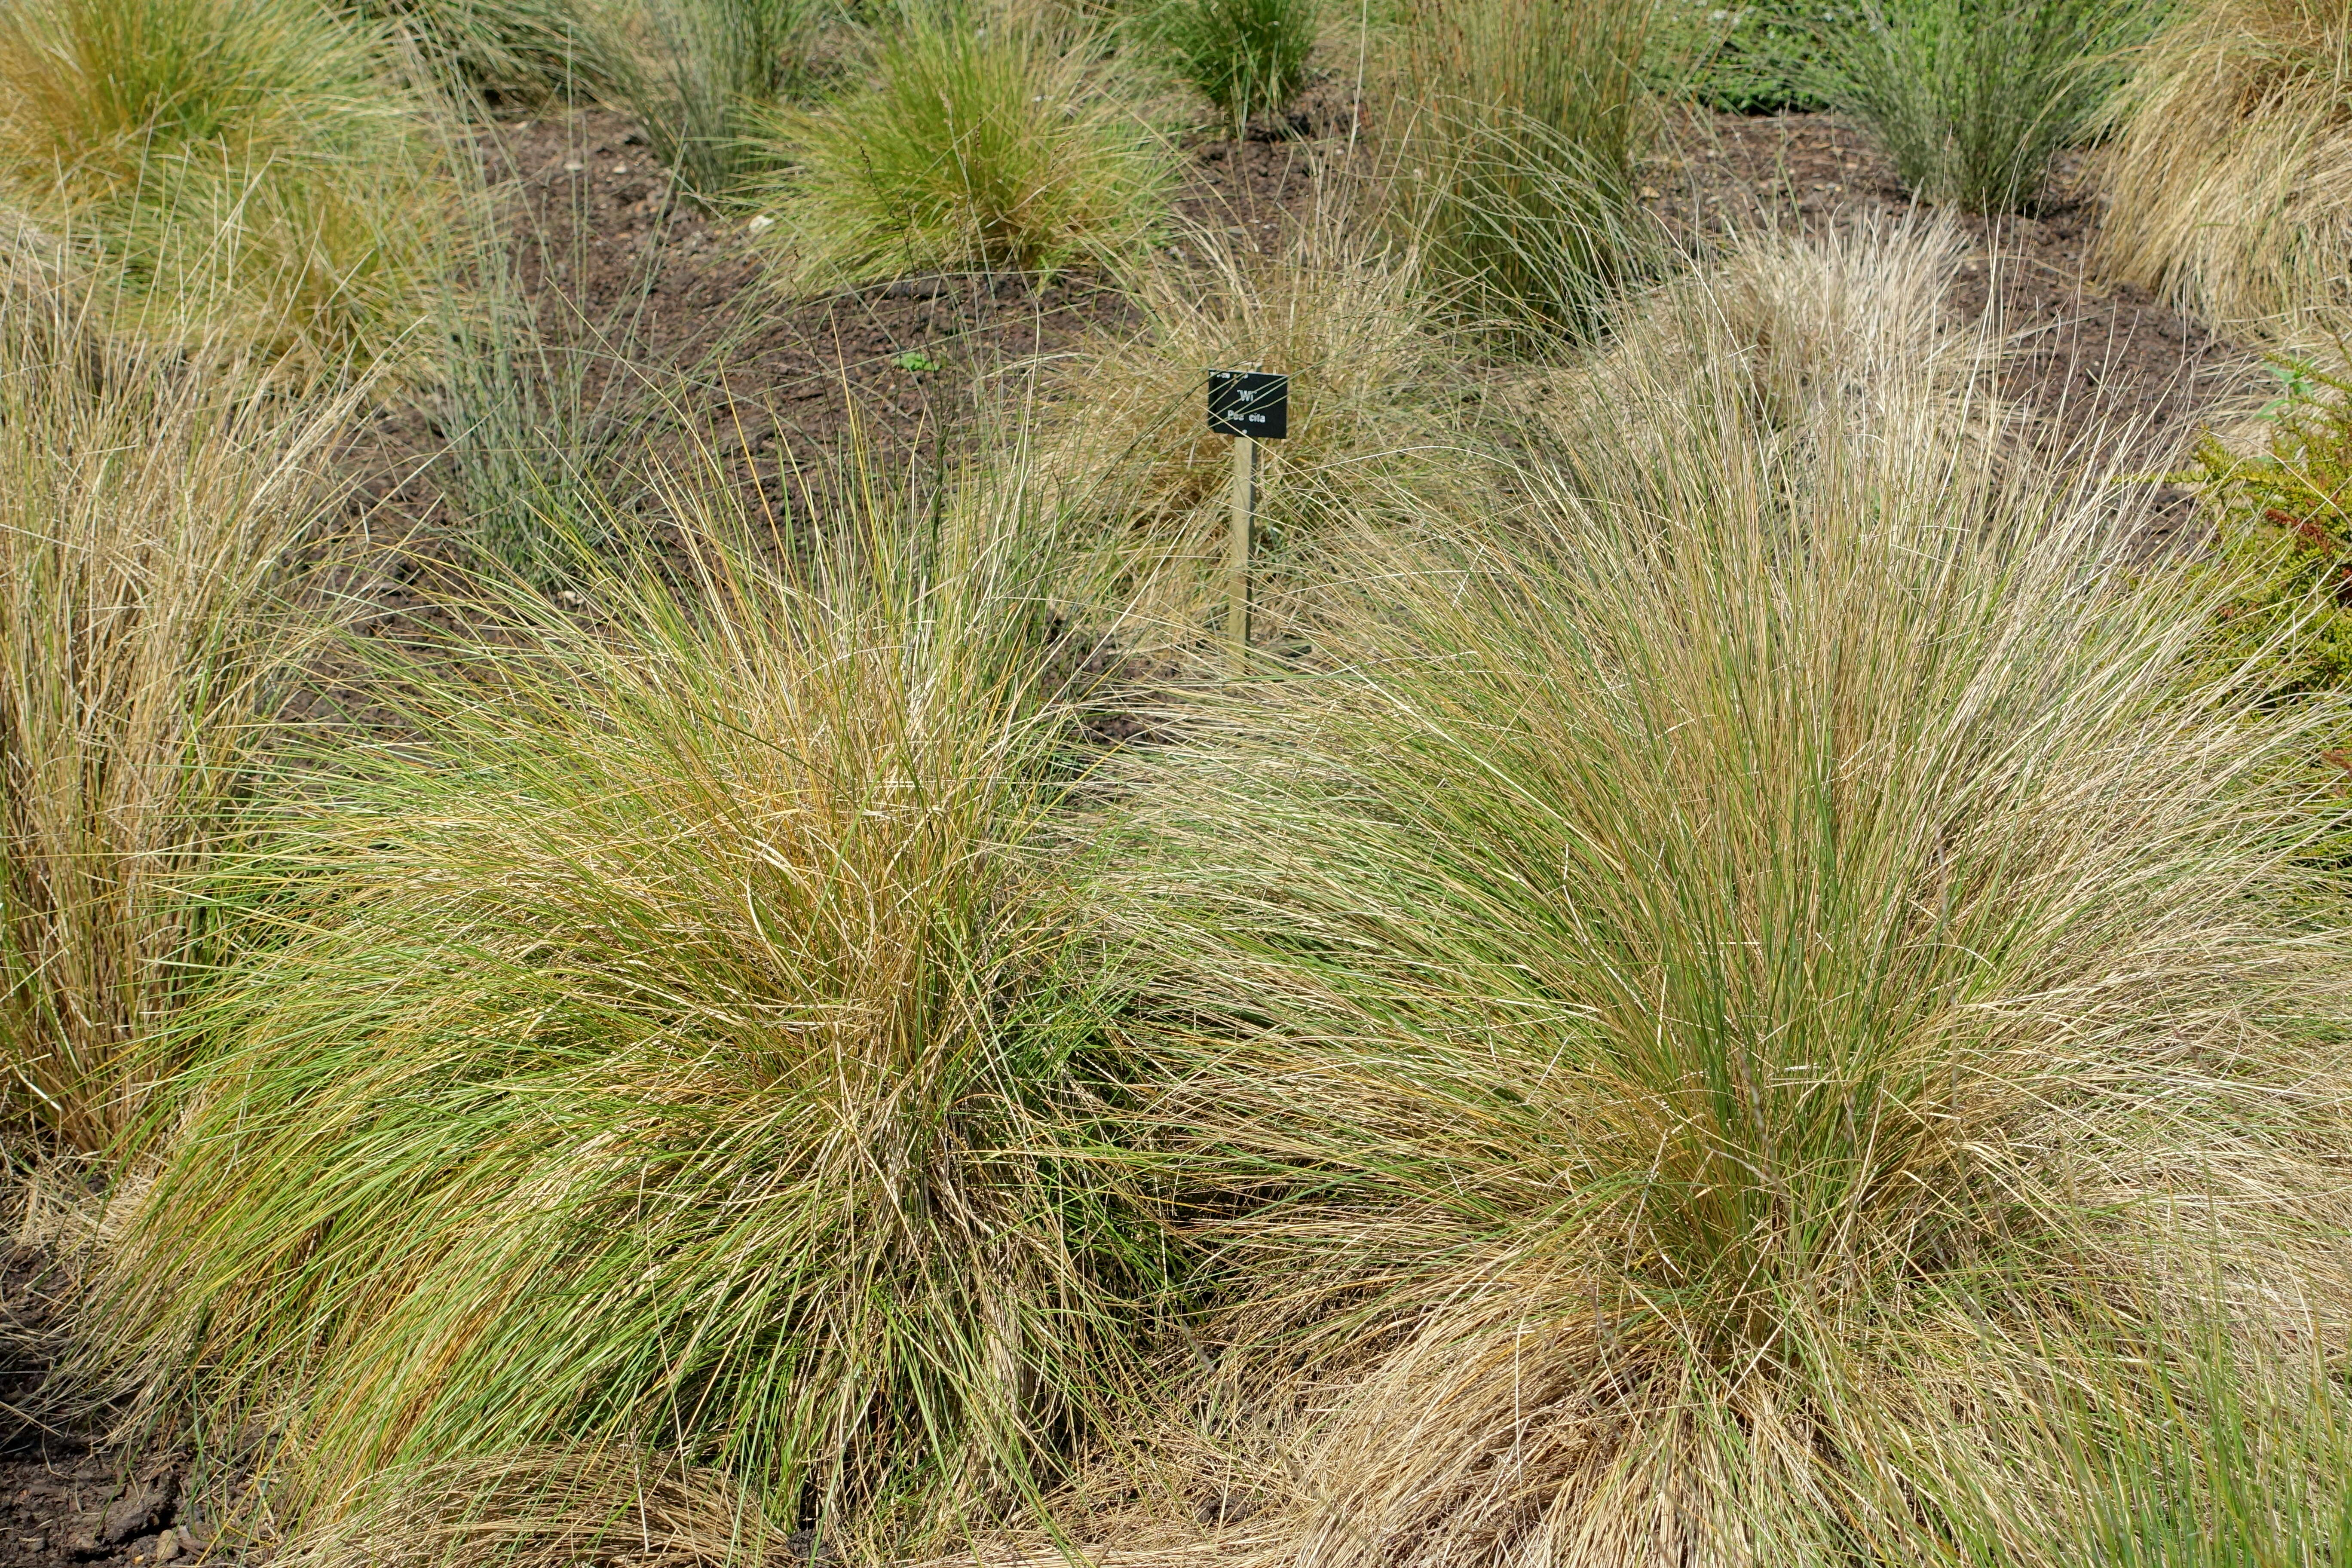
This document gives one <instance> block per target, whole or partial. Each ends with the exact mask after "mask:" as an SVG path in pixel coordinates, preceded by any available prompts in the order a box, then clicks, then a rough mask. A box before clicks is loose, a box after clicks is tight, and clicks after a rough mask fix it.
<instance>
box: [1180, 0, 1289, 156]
mask: <svg viewBox="0 0 2352 1568" xmlns="http://www.w3.org/2000/svg"><path fill="white" fill-rule="evenodd" d="M1321 23H1322V16H1321V7H1320V5H1318V3H1317V0H1170V3H1169V4H1167V5H1162V6H1161V7H1160V9H1158V10H1157V11H1155V12H1152V13H1151V14H1150V31H1151V32H1152V34H1153V35H1154V36H1155V37H1157V38H1158V39H1159V41H1160V45H1161V47H1163V48H1165V49H1166V50H1167V52H1168V54H1169V56H1170V58H1171V59H1172V60H1173V62H1174V63H1175V66H1176V68H1177V71H1178V72H1179V74H1181V76H1182V77H1183V78H1184V79H1185V80H1186V81H1189V82H1191V83H1192V85H1193V86H1194V87H1196V88H1198V89H1200V90H1201V94H1202V97H1204V98H1206V99H1207V100H1209V101H1210V102H1211V103H1212V104H1213V105H1215V106H1216V108H1217V110H1219V111H1220V112H1221V113H1223V115H1224V116H1225V117H1226V119H1227V120H1228V121H1230V122H1231V123H1232V125H1233V127H1234V134H1235V135H1237V136H1238V135H1240V134H1241V133H1242V132H1243V131H1244V129H1245V128H1246V127H1247V125H1248V123H1249V119H1250V116H1252V115H1254V114H1263V115H1266V116H1269V117H1270V116H1272V115H1274V114H1276V113H1278V112H1279V111H1280V110H1281V109H1282V107H1283V105H1285V104H1286V103H1288V102H1289V101H1290V100H1291V99H1292V98H1293V97H1294V96H1295V95H1296V94H1297V91H1298V89H1300V88H1302V87H1304V86H1305V85H1306V84H1307V59H1308V58H1309V57H1310V56H1311V55H1313V53H1314V52H1315V36H1316V30H1317V28H1318V27H1319V26H1321Z"/></svg>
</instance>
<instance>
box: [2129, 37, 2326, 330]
mask: <svg viewBox="0 0 2352 1568" xmlns="http://www.w3.org/2000/svg"><path fill="white" fill-rule="evenodd" d="M2108 122H2109V125H2110V127H2111V128H2112V129H2113V131H2114V132H2115V138H2114V145H2113V146H2112V148H2111V149H2109V151H2108V153H2107V155H2106V156H2105V158H2104V159H2103V161H2102V162H2101V163H2100V165H2099V173H2100V181H2101V184H2102V185H2103V187H2104V188H2105V194H2106V198H2107V202H2106V208H2105V220H2104V222H2103V223H2102V225H2101V227H2100V232H2099V236H2098V244H2097V251H2096V257H2097V260H2098V262H2099V264H2100V265H2101V266H2102V267H2103V268H2105V269H2106V270H2107V271H2108V272H2109V273H2110V274H2111V275H2113V276H2115V277H2116V278H2117V279H2120V280H2123V281H2126V282H2131V283H2137V284H2139V285H2141V286H2142V287H2144V288H2147V289H2152V290H2155V291H2157V292H2158V293H2160V294H2161V295H2162V296H2163V297H2165V298H2166V299H2168V300H2172V301H2174V302H2176V303H2177V304H2178V305H2179V307H2180V308H2181V309H2183V310H2193V311H2195V312H2197V313H2198V314H2200V315H2201V316H2203V317H2204V318H2205V319H2206V320H2208V321H2211V322H2213V323H2215V324H2216V325H2217V326H2226V327H2229V328H2233V329H2236V330H2239V331H2254V332H2257V333H2266V334H2271V335H2273V336H2276V337H2284V338H2285V339H2287V340H2289V341H2293V340H2294V339H2295V338H2296V337H2297V336H2298V335H2308V334H2310V333H2312V332H2314V331H2318V332H2320V333H2323V334H2324V333H2326V332H2330V331H2334V332H2340V331H2344V330H2345V327H2346V324H2347V310H2352V281H2347V280H2352V15H2347V12H2346V10H2345V8H2344V7H2343V6H2342V5H2332V4H2326V3H2325V0H2183V3H2182V4H2180V5H2176V6H2175V7H2173V9H2172V10H2171V12H2170V13H2169V14H2168V16H2167V17H2166V19H2165V24H2164V26H2163V28H2162V30H2161V31H2160V32H2159V33H2158V36H2157V37H2156V39H2155V40H2154V42H2153V43H2151V44H2150V45H2149V47H2147V49H2146V50H2145V51H2144V52H2143V53H2142V54H2141V55H2140V56H2139V58H2138V59H2137V61H2136V62H2135V64H2134V68H2133V71H2132V76H2131V79H2130V82H2129V84H2128V86H2127V87H2126V89H2125V90H2124V92H2123V93H2122V94H2121V95H2120V97H2119V98H2118V100H2116V104H2115V108H2114V112H2113V113H2112V114H2111V115H2110V116H2109V121H2108Z"/></svg>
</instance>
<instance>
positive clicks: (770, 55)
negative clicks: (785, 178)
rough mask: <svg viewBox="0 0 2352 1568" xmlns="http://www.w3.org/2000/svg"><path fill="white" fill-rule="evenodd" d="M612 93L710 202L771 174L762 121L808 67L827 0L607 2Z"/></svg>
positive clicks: (604, 43) (604, 16)
mask: <svg viewBox="0 0 2352 1568" xmlns="http://www.w3.org/2000/svg"><path fill="white" fill-rule="evenodd" d="M595 15H596V16H597V17H598V19H599V20H600V22H601V33H600V37H601V49H602V53H603V56H604V58H605V59H606V60H607V61H608V62H610V68H611V70H612V73H613V78H614V84H613V87H614V96H616V97H617V98H619V99H620V100H622V101H623V102H624V103H625V104H626V105H627V106H628V108H629V110H630V111H631V112H632V113H633V114H634V115H635V117H636V120H637V121H638V123H639V124H641V125H643V126H644V127H645V129H646V135H647V136H648V137H650V138H651V139H652V141H653V144H654V151H655V153H656V155H657V156H659V157H660V158H661V160H662V162H663V163H666V164H667V165H668V166H669V168H670V169H671V171H672V172H673V173H674V174H677V176H678V178H679V179H681V180H682V181H683V182H684V183H685V184H686V185H687V187H688V189H689V190H691V191H693V192H695V193H696V194H697V195H699V196H701V197H702V198H703V200H704V201H706V202H709V203H725V202H731V201H733V200H736V199H738V198H740V197H741V196H742V195H744V193H745V191H746V190H747V188H748V187H749V186H750V185H751V184H753V183H755V182H756V181H757V180H758V179H759V178H760V177H761V176H762V175H763V174H770V173H772V171H773V164H774V157H773V149H772V146H771V145H770V143H769V142H768V141H767V140H766V139H765V138H764V137H763V135H762V134H761V116H763V115H765V114H767V113H768V112H770V111H771V110H772V109H773V108H774V106H775V103H776V100H777V97H778V95H779V93H780V92H781V91H782V89H784V87H785V86H786V85H787V84H788V83H789V82H791V81H792V80H793V77H794V76H795V75H796V74H797V73H798V72H800V71H801V70H802V69H803V68H804V67H805V65H806V63H807V62H806V58H805V56H806V52H807V49H808V46H809V43H810V40H811V38H812V37H814V32H815V29H816V27H817V26H818V23H819V21H820V20H821V18H822V17H823V16H824V6H823V5H821V4H820V3H819V0H608V3H607V4H605V5H604V6H603V7H602V9H601V10H599V11H598V12H597V13H596V14H595Z"/></svg>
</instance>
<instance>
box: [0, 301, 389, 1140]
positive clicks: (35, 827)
mask: <svg viewBox="0 0 2352 1568" xmlns="http://www.w3.org/2000/svg"><path fill="white" fill-rule="evenodd" d="M88 317H89V300H88V297H87V295H86V294H84V293H82V292H81V291H79V290H77V289H68V288H61V287H59V286H57V285H56V284H55V283H54V282H52V281H48V280H45V279H43V278H42V277H41V276H40V275H39V272H38V271H37V269H34V268H26V269H23V270H22V271H20V273H19V275H18V276H17V277H16V279H13V280H12V281H10V282H8V283H7V284H6V285H5V287H4V288H0V790H5V794H0V835H5V851H6V858H5V864H4V865H0V1055H5V1062H6V1066H7V1069H8V1077H9V1082H8V1085H7V1089H6V1098H7V1102H8V1105H9V1108H10V1110H11V1111H12V1112H13V1113H14V1114H15V1115H16V1117H19V1118H22V1119H25V1120H26V1121H29V1122H30V1123H31V1124H34V1125H37V1126H39V1127H41V1128H43V1129H45V1130H47V1131H48V1132H49V1133H51V1134H54V1135H55V1136H57V1137H58V1138H62V1139H63V1140H65V1141H66V1142H68V1143H69V1144H72V1145H76V1146H79V1147H80V1148H83V1149H95V1148H98V1147H100V1146H102V1145H104V1144H106V1143H107V1142H109V1141H110V1139H112V1138H113V1137H114V1136H115V1135H116V1134H117V1133H119V1132H121V1131H122V1130H123V1129H124V1127H125V1126H126V1125H127V1124H128V1123H129V1122H130V1121H131V1119H132V1118H134V1117H135V1116H136V1115H137V1114H138V1112H139V1110H140V1108H141V1106H142V1104H143V1103H144V1101H145V1099H146V1095H147V1093H148V1090H149V1089H150V1088H151V1087H152V1084H153V1083H154V1081H155V1080H156V1079H157V1077H158V1076H159V1075H160V1074H161V1073H163V1071H165V1070H166V1069H167V1068H168V1066H169V1058H168V1055H167V1056H166V1057H163V1058H159V1057H157V1056H156V1055H155V1048H156V1047H157V1040H158V1037H159V1035H160V1034H161V1033H162V1032H163V1031H164V1030H165V1029H166V1027H167V1026H169V1024H170V1023H171V1020H172V1016H173V1011H174V1008H175V1006H176V1005H177V1001H178V998H179V997H180V996H181V994H183V993H184V990H185V989H186V987H187V986H188V985H189V984H191V983H192V980H193V979H194V974H193V973H192V969H193V966H194V963H196V961H197V960H198V959H199V958H200V957H201V956H202V952H203V944H204V943H205V940H206V936H207V931H208V927H209V926H210V925H211V924H212V923H213V921H214V919H215V916H214V914H213V913H212V912H211V911H210V910H208V907H207V903H206V901H205V898H204V896H203V894H204V891H205V889H204V886H203V883H202V880H201V879H202V876H203V873H204V872H205V870H206V868H208V867H209V866H210V865H211V864H212V862H213V861H214V859H215V858H216V856H217V855H218V853H219V852H220V850H221V849H222V847H223V846H224V843H225V841H226V839H227V837H229V836H230V835H231V834H232V833H233V831H234V829H235V826H236V812H237V809H238V805H239V802H240V800H241V799H242V798H243V796H244V794H245V792H246V789H247V784H248V782H249V781H248V767H249V764H250V763H251V761H252V758H253V756H254V754H255V748H256V746H257V742H258V741H259V739H260V737H261V733H262V731H263V728H264V726H265V725H266V724H267V723H268V721H269V720H270V718H271V717H272V712H273V707H274V703H275V701H276V699H277V695H278V689H279V684H278V683H280V682H281V681H282V679H283V678H284V677H285V676H286V675H287V674H288V672H289V665H290V661H291V660H292V659H293V658H295V657H296V656H297V655H298V653H299V648H300V647H301V646H302V644H303V642H304V640H305V638H306V637H308V636H309V635H310V634H309V633H308V632H307V631H306V630H305V622H304V618H303V617H302V616H299V615H297V614H295V613H294V612H293V610H292V609H291V607H290V606H289V603H288V601H287V598H286V595H287V593H288V590H289V583H290V582H291V580H292V578H293V576H294V574H295V573H296V568H297V563H296V562H295V560H294V558H293V551H294V549H295V547H296V545H297V544H298V543H299V542H300V541H301V540H302V538H303V537H304V533H305V531H306V530H307V529H309V528H310V525H311V524H312V523H313V522H314V521H316V520H317V519H318V518H319V517H320V515H321V513H322V511H323V510H325V509H326V507H327V505H328V503H329V500H330V499H331V496H332V494H333V486H332V483H331V479H329V477H328V475H327V472H326V463H325V460H324V459H325V456H326V451H327V448H328V447H329V445H330V443H331V442H332V441H333V440H334V439H335V437H337V435H338V433H339V432H340V431H341V429H342V428H343V427H344V425H345V422H346V419H347V416H348V414H349V412H350V409H349V405H348V403H346V402H342V401H333V400H331V401H328V402H325V403H320V404H315V405H302V404H289V403H288V402H286V401H284V400H282V399H278V398H276V397H273V396H270V395H267V394H265V393H263V392H261V391H259V390H257V382H258V379H259V377H258V375H257V374H253V373H250V372H248V370H247V368H246V367H244V366H243V365H241V364H239V363H235V362H221V361H215V362H213V363H198V364H189V363H183V362H180V361H179V360H178V359H177V358H176V356H164V355H153V354H145V353H136V352H131V351H125V350H121V349H120V348H117V347H110V346H108V345H107V344H106V343H105V342H102V341H101V338H100V334H98V333H97V332H95V331H93V330H92V328H91V325H90V323H89V319H88Z"/></svg>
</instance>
